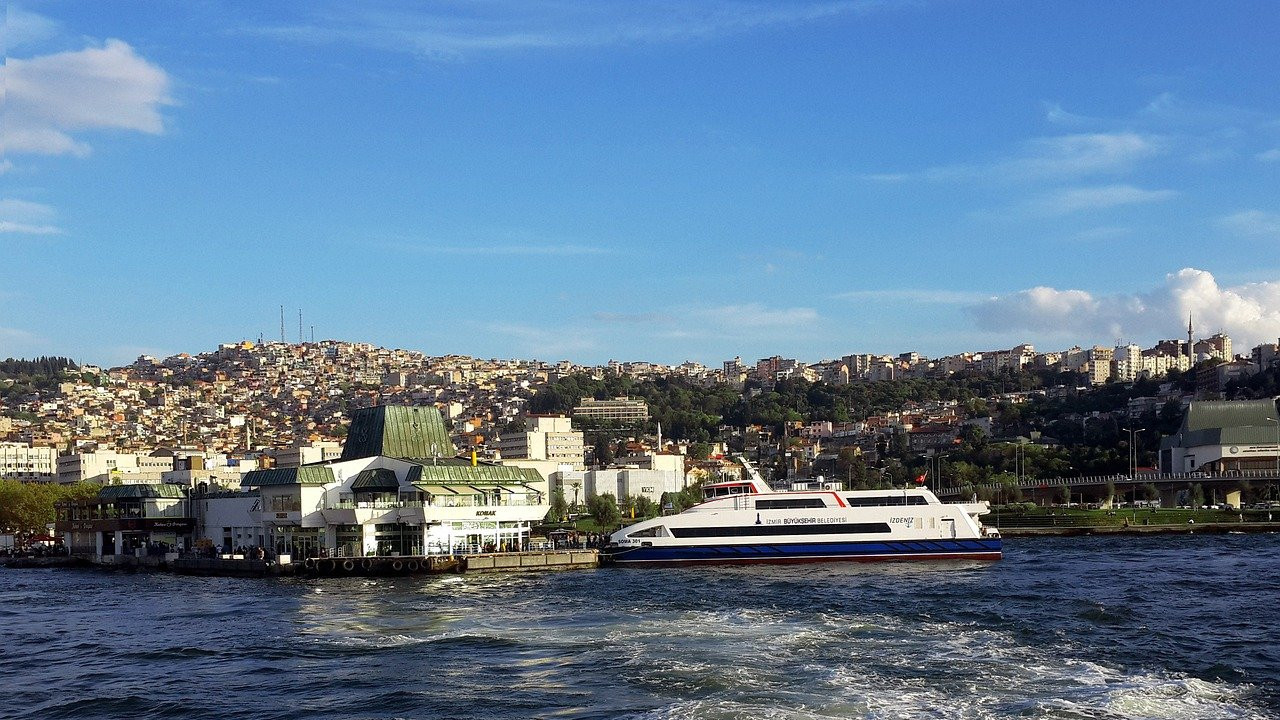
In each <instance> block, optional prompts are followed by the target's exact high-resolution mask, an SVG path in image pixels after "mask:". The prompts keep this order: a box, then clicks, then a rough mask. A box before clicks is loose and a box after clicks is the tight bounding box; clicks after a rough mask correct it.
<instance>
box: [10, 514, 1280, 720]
mask: <svg viewBox="0 0 1280 720" xmlns="http://www.w3.org/2000/svg"><path fill="white" fill-rule="evenodd" d="M1278 553H1280V536H1274V535H1240V536H1236V535H1232V536H1221V535H1218V536H1179V537H1112V538H1088V537H1085V538H1042V539H1025V540H1007V541H1006V543H1005V558H1004V559H1003V560H1002V561H999V562H996V563H978V562H924V563H900V564H857V563H831V564H812V565H786V566H757V567H742V566H734V567H720V568H716V567H698V568H686V569H657V568H654V569H640V568H605V569H600V570H591V571H562V572H548V573H541V574H529V575H474V576H455V575H450V576H434V577H415V578H386V579H361V578H349V579H336V580H335V579H327V580H301V579H285V580H280V579H263V580H254V579H231V578H193V577H177V576H172V575H159V574H136V575H131V574H121V573H111V572H96V571H68V570H8V571H0V717H6V718H32V719H37V718H38V719H40V720H46V719H51V718H166V719H170V718H210V719H217V720H225V719H227V718H654V719H657V718H725V719H729V718H806V719H808V718H813V719H816V718H884V719H889V718H957V719H959V718H1105V719H1115V720H1127V719H1138V718H1178V719H1181V718H1185V719H1187V720H1201V719H1205V718H1241V719H1244V718H1250V719H1252V718H1257V719H1264V718H1280V645H1278V643H1280V573H1278V572H1277V571H1278V570H1280V559H1278Z"/></svg>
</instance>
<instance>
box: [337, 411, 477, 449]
mask: <svg viewBox="0 0 1280 720" xmlns="http://www.w3.org/2000/svg"><path fill="white" fill-rule="evenodd" d="M455 453H457V448H455V447H454V446H453V441H452V440H450V439H449V430H448V429H447V428H446V427H445V425H444V419H443V418H442V417H441V416H440V411H439V410H437V409H436V408H434V407H430V406H427V407H410V406H405V405H378V406H376V407H371V408H363V409H361V410H357V411H356V412H355V413H354V414H353V415H352V417H351V427H350V428H348V429H347V441H346V443H345V444H344V445H343V446H342V457H341V459H342V460H357V459H359V458H368V457H376V456H378V455H384V456H386V457H394V458H404V459H406V460H430V459H433V458H441V457H452V456H453V455H454V454H455Z"/></svg>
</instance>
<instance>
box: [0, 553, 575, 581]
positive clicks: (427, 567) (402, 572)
mask: <svg viewBox="0 0 1280 720" xmlns="http://www.w3.org/2000/svg"><path fill="white" fill-rule="evenodd" d="M5 565H6V567H9V568H14V569H17V568H36V567H39V568H48V567H75V568H98V569H104V570H120V571H125V572H139V571H142V572H147V571H153V572H172V573H175V574H178V575H204V576H215V577H275V576H289V575H296V576H300V577H308V578H336V577H395V576H409V575H441V574H446V573H510V572H539V571H547V570H585V569H592V568H597V567H600V551H599V550H596V549H593V548H574V549H566V550H530V551H524V552H502V553H475V554H468V555H420V556H367V557H331V558H307V559H306V560H304V561H302V562H286V563H276V562H269V561H266V560H255V559H251V558H240V557H214V558H205V557H190V556H178V555H177V554H175V553H169V554H166V555H151V556H137V557H135V556H131V555H120V556H116V555H107V556H99V557H86V556H78V555H77V556H65V555H62V556H56V557H46V558H14V559H11V560H10V561H8V562H7V563H5Z"/></svg>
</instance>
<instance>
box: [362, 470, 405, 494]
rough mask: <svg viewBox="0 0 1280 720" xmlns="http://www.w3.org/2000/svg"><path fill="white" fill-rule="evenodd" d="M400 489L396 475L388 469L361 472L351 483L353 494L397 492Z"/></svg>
mask: <svg viewBox="0 0 1280 720" xmlns="http://www.w3.org/2000/svg"><path fill="white" fill-rule="evenodd" d="M399 489H400V481H399V480H396V474H395V472H394V471H392V470H388V469H386V468H376V469H373V470H361V471H360V472H359V473H357V474H356V479H355V480H352V481H351V491H352V492H395V491H396V490H399Z"/></svg>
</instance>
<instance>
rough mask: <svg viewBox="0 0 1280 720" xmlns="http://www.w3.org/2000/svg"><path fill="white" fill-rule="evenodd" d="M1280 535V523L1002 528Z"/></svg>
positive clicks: (1009, 531)
mask: <svg viewBox="0 0 1280 720" xmlns="http://www.w3.org/2000/svg"><path fill="white" fill-rule="evenodd" d="M1273 532H1280V522H1250V523H1184V524H1181V525H1129V526H1128V527H1125V526H1124V525H1095V526H1092V527H1090V526H1079V527H1027V528H1014V527H1011V528H1001V530H1000V535H1001V537H1005V538H1023V537H1055V536H1075V535H1192V534H1206V535H1225V534H1227V533H1273Z"/></svg>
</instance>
